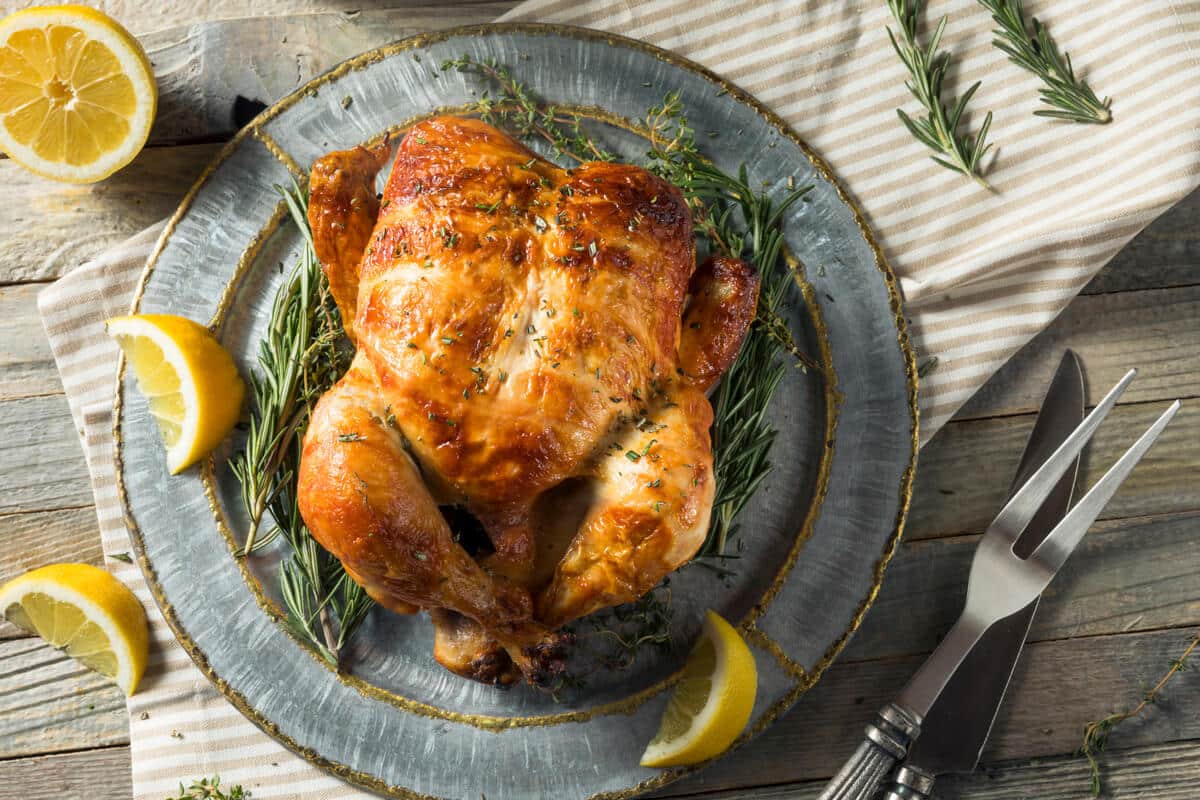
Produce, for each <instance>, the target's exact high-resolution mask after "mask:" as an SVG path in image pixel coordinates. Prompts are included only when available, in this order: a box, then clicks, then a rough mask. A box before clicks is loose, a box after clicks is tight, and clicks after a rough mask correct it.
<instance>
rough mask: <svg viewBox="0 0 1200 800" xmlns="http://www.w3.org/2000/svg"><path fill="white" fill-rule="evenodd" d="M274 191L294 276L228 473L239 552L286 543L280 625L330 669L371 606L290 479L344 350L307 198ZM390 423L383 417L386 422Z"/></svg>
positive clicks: (276, 314) (261, 360) (278, 309)
mask: <svg viewBox="0 0 1200 800" xmlns="http://www.w3.org/2000/svg"><path fill="white" fill-rule="evenodd" d="M279 191H280V193H281V194H282V195H283V198H284V201H285V203H286V204H287V208H288V211H289V212H290V214H291V217H292V221H293V222H294V223H295V225H296V227H297V229H298V230H299V231H300V234H301V236H303V238H304V247H303V249H302V251H301V254H300V260H299V263H298V264H297V267H296V269H295V271H294V272H293V273H292V275H291V276H290V277H289V278H288V280H287V281H286V282H285V283H284V284H283V286H282V287H280V289H279V291H278V293H277V294H276V296H275V302H274V304H273V306H272V308H271V318H270V321H269V323H268V326H267V333H266V336H265V337H264V339H263V341H262V343H261V345H260V348H259V356H258V366H259V370H258V371H257V372H256V373H255V374H254V375H253V376H252V377H251V380H250V384H251V393H252V395H253V397H254V413H253V414H252V415H251V419H250V426H249V428H248V430H247V435H246V445H245V448H244V450H243V451H242V453H240V454H239V455H238V456H237V457H236V458H234V459H233V461H232V462H231V464H230V467H231V470H232V471H233V474H234V476H235V477H236V478H237V480H238V483H239V485H240V487H241V495H242V503H243V506H244V508H245V510H246V513H247V515H248V516H249V518H250V528H249V530H248V532H247V536H246V544H245V546H244V547H243V550H242V555H243V556H248V555H250V554H252V553H254V552H256V551H258V550H259V549H261V548H262V547H263V546H265V545H266V544H268V543H269V542H272V541H274V540H276V539H278V538H282V539H283V540H284V541H285V542H286V543H287V545H288V547H289V549H290V551H291V552H290V555H288V556H287V557H286V559H285V560H284V561H283V562H282V565H281V567H280V573H279V580H280V594H281V595H282V597H283V601H284V607H285V608H286V610H287V614H288V616H287V624H288V627H289V628H290V629H291V630H292V632H293V633H295V634H296V635H297V636H298V637H299V638H300V639H301V640H303V641H304V642H306V643H308V644H309V645H310V646H312V647H313V649H314V650H316V651H317V653H319V654H320V655H321V657H322V658H324V659H325V660H326V661H328V662H329V663H330V664H331V665H333V666H335V667H336V666H337V663H338V657H339V654H340V652H341V650H342V648H343V646H344V645H345V644H346V642H348V641H349V640H350V638H351V637H352V636H353V634H354V631H355V630H356V629H357V628H358V625H359V624H360V623H361V622H362V619H363V617H364V616H365V614H366V612H367V611H368V610H369V609H370V608H371V606H372V605H373V601H372V600H370V598H369V597H367V595H366V593H365V592H364V591H363V590H362V588H361V587H360V586H358V584H356V583H354V582H353V581H352V580H350V579H349V578H347V577H346V574H345V571H344V569H343V568H342V565H341V563H339V562H338V561H337V559H335V558H334V557H333V556H331V555H330V554H329V553H327V552H326V551H325V550H323V549H322V548H321V547H320V545H318V544H317V543H316V540H315V539H313V537H312V534H311V533H310V532H309V531H308V528H307V527H305V525H304V520H303V519H302V518H301V516H300V510H299V506H298V505H297V496H296V476H297V474H298V471H299V466H300V451H301V441H302V439H303V436H304V431H305V429H306V428H307V427H308V420H309V415H310V414H311V411H312V407H313V405H314V404H315V403H316V401H317V400H318V399H319V398H320V397H321V395H323V394H324V393H325V392H326V391H327V390H328V389H329V388H330V387H331V386H333V384H334V383H335V382H336V381H337V380H338V379H339V378H340V377H341V376H342V374H343V373H344V372H345V371H346V368H347V367H348V366H349V363H350V358H351V352H350V350H349V348H348V347H347V345H346V343H345V341H344V339H345V335H344V332H343V330H342V324H341V318H340V317H339V315H338V310H337V305H336V304H335V303H334V302H333V297H332V295H331V294H330V292H329V285H328V283H327V281H326V280H325V276H324V274H323V273H322V271H321V268H320V264H319V262H318V261H317V258H316V254H315V251H314V250H313V243H312V231H311V230H309V227H308V197H307V193H306V192H305V191H304V190H303V189H302V188H301V187H300V186H299V185H298V184H296V183H295V182H294V181H293V183H292V187H291V189H283V188H280V189H279ZM393 419H394V417H391V415H390V414H389V421H391V420H393ZM364 438H365V437H364V436H362V435H361V434H359V433H356V432H351V433H345V434H341V435H339V437H338V439H339V440H340V441H343V442H354V441H361V440H362V439H364ZM265 517H269V518H270V520H271V521H272V522H273V525H272V527H271V528H270V529H269V530H268V531H267V532H266V533H265V534H264V533H261V532H260V531H261V527H262V523H263V520H264V518H265Z"/></svg>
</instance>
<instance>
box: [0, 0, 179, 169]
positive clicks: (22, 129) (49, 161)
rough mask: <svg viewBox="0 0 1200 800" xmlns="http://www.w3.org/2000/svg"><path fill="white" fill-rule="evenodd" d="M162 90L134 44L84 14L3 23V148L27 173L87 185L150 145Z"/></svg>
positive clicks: (56, 10)
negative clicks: (148, 138) (152, 127)
mask: <svg viewBox="0 0 1200 800" xmlns="http://www.w3.org/2000/svg"><path fill="white" fill-rule="evenodd" d="M157 106H158V87H157V85H156V84H155V82H154V72H153V71H152V70H151V68H150V61H149V60H148V59H147V58H146V53H145V52H144V51H143V50H142V47H141V45H139V44H138V42H137V39H135V38H133V36H132V35H130V33H129V32H128V31H127V30H125V29H124V28H122V27H121V26H120V25H119V24H117V22H115V21H114V20H113V19H112V18H110V17H109V16H107V15H105V14H103V13H102V12H100V11H97V10H95V9H93V8H87V7H85V6H38V7H35V8H27V9H25V10H24V11H18V12H16V13H15V14H10V15H9V16H7V17H5V18H4V19H3V20H0V148H3V149H4V151H5V152H6V153H8V155H9V156H11V157H12V158H13V160H15V161H16V162H17V163H19V164H20V165H21V166H23V167H25V168H26V169H28V170H30V171H31V172H36V173H37V174H39V175H41V176H43V177H46V178H52V179H54V180H59V181H67V182H70V183H93V182H95V181H98V180H100V179H102V178H106V177H108V176H109V175H111V174H112V173H114V172H116V171H117V170H118V169H120V168H121V167H123V166H125V165H126V164H128V163H129V162H130V161H132V160H133V157H134V156H136V155H137V154H138V152H139V151H141V149H142V146H143V145H144V144H145V143H146V139H147V137H149V135H150V125H151V123H153V122H154V113H155V110H156V108H157Z"/></svg>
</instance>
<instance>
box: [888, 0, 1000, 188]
mask: <svg viewBox="0 0 1200 800" xmlns="http://www.w3.org/2000/svg"><path fill="white" fill-rule="evenodd" d="M980 2H984V0H980ZM923 5H924V0H888V9H889V10H890V11H891V12H892V17H893V18H894V19H895V20H896V22H897V23H898V24H899V28H900V30H899V33H898V34H897V33H895V32H893V31H892V29H891V28H888V29H887V34H888V39H889V40H890V41H891V43H892V48H893V49H894V50H895V51H896V55H897V56H899V57H900V61H901V62H903V64H904V67H905V69H907V70H908V74H909V80H908V81H907V82H906V83H905V86H906V87H908V90H909V92H910V93H911V94H912V96H913V97H914V98H916V100H917V102H919V103H920V104H921V106H922V107H923V108H924V111H925V114H924V116H922V117H919V118H916V119H914V118H912V117H910V116H909V115H908V114H906V113H905V112H904V111H903V110H902V109H897V110H896V113H897V114H898V115H899V116H900V121H901V122H903V123H904V127H906V128H907V129H908V131H909V133H911V134H912V135H913V137H914V138H915V139H916V140H917V141H919V142H920V143H921V144H923V145H925V146H926V147H928V148H929V149H930V150H933V151H934V153H935V155H934V156H932V158H933V160H934V161H935V162H936V163H938V164H940V165H942V166H943V167H946V168H947V169H950V170H953V171H954V172H959V173H962V174H963V175H966V176H967V177H969V178H971V179H973V180H974V181H976V182H977V183H979V184H980V185H981V186H985V187H987V186H988V184H987V182H986V181H984V179H983V177H982V171H981V165H980V160H981V159H982V158H983V156H984V154H985V153H987V151H988V149H989V147H990V145H987V144H985V140H986V139H987V131H988V128H989V127H991V121H992V115H991V112H988V115H987V117H986V119H985V120H984V123H983V125H981V126H980V129H979V133H978V134H976V135H975V136H971V134H970V133H964V132H962V131H960V130H959V129H960V127H961V123H962V119H963V115H964V113H965V112H966V107H967V103H968V102H969V101H970V100H971V98H972V97H973V96H974V95H975V92H976V90H978V89H979V84H978V83H976V84H975V85H974V86H972V87H971V88H969V89H967V91H966V92H964V93H963V95H962V96H961V97H960V98H959V99H958V100H957V101H955V102H954V103H953V104H952V110H951V111H947V109H946V104H945V102H943V100H942V81H943V80H944V78H945V76H946V70H947V68H948V67H949V65H950V54H949V53H946V52H939V50H938V48H939V46H940V45H941V43H942V35H943V34H944V33H945V31H946V18H945V17H942V18H941V20H939V21H938V24H937V27H936V28H935V29H934V32H933V35H932V36H930V37H929V42H928V44H927V45H926V46H925V47H924V48H922V47H921V46H920V44H919V43H918V41H917V29H918V27H919V22H920V19H921V11H922V6H923ZM989 188H990V187H989Z"/></svg>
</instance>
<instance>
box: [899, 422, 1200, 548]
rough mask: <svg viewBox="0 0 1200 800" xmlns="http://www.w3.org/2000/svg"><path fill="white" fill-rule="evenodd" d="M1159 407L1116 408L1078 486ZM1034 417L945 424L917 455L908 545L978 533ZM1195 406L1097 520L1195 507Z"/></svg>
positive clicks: (1086, 455)
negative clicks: (917, 463) (917, 461)
mask: <svg viewBox="0 0 1200 800" xmlns="http://www.w3.org/2000/svg"><path fill="white" fill-rule="evenodd" d="M1166 406H1167V403H1166V402H1163V401H1160V400H1156V401H1154V402H1149V403H1138V404H1132V405H1124V406H1118V407H1117V408H1116V409H1114V410H1113V411H1112V413H1110V414H1109V416H1108V419H1107V420H1105V422H1104V425H1102V426H1101V427H1100V430H1099V431H1097V433H1096V435H1095V436H1094V437H1093V438H1092V443H1091V444H1090V445H1089V446H1088V448H1087V449H1086V450H1084V452H1083V459H1082V460H1081V461H1080V468H1079V487H1080V490H1081V491H1082V490H1084V489H1086V488H1087V487H1089V486H1091V485H1092V484H1093V483H1094V482H1095V481H1096V480H1097V479H1098V478H1099V477H1100V476H1101V475H1103V474H1104V472H1105V471H1106V470H1107V469H1108V468H1109V467H1110V466H1111V465H1112V463H1113V462H1114V461H1115V460H1116V459H1117V457H1118V456H1120V455H1121V454H1122V453H1124V452H1125V450H1126V449H1128V447H1129V446H1130V445H1131V444H1133V442H1134V440H1135V439H1136V438H1137V437H1138V436H1140V435H1141V434H1142V433H1143V432H1144V431H1145V430H1146V428H1148V427H1150V424H1151V423H1152V422H1154V420H1155V419H1157V418H1158V415H1159V414H1161V413H1162V412H1163V411H1165V410H1166ZM1033 422H1034V415H1033V414H1027V415H1023V416H1015V417H1003V418H998V419H981V420H971V421H966V422H957V423H953V424H950V425H947V426H946V428H945V430H943V431H941V432H940V433H939V434H938V435H937V436H936V437H934V438H933V440H932V441H931V442H930V443H929V444H928V445H927V446H926V447H925V448H924V449H923V450H922V451H921V457H920V467H919V468H918V470H917V478H916V481H915V483H914V489H913V500H912V506H911V510H910V511H909V516H908V522H907V525H906V527H905V532H904V535H905V538H906V539H907V540H908V541H914V540H916V539H927V538H931V537H936V536H945V535H948V534H956V533H971V532H982V531H983V530H984V528H985V527H986V526H987V524H988V522H990V521H991V519H992V518H993V517H994V516H995V515H996V512H998V511H999V510H1000V507H1001V506H1002V505H1003V502H1004V497H1005V495H1006V493H1007V491H1008V486H1009V483H1010V482H1011V481H1012V476H1013V475H1014V474H1015V473H1016V470H1017V462H1018V461H1020V457H1021V451H1022V450H1023V449H1024V448H1025V442H1026V440H1027V439H1028V438H1029V432H1030V431H1031V430H1032V429H1033ZM1198 430H1200V403H1197V402H1192V403H1184V405H1183V408H1182V409H1181V410H1180V412H1179V414H1178V415H1177V416H1176V417H1175V420H1174V422H1172V423H1171V424H1170V425H1169V426H1167V429H1166V430H1165V431H1164V432H1163V434H1162V437H1161V438H1160V439H1159V440H1158V443H1157V444H1155V446H1154V448H1153V449H1151V450H1150V452H1149V453H1148V454H1147V455H1146V457H1145V458H1144V459H1142V461H1141V463H1140V464H1138V467H1137V469H1135V470H1134V471H1133V474H1131V475H1130V476H1129V478H1128V479H1127V480H1126V481H1125V483H1124V484H1123V485H1122V486H1121V488H1120V489H1119V490H1118V491H1117V494H1116V495H1115V496H1114V497H1113V499H1112V502H1110V503H1109V504H1108V506H1107V507H1106V508H1105V509H1104V513H1103V514H1102V515H1101V518H1102V519H1114V518H1122V517H1135V516H1146V515H1150V514H1165V513H1173V512H1177V511H1191V510H1194V509H1198V508H1200V480H1196V476H1197V466H1198V465H1200V436H1197V435H1196V432H1197V431H1198Z"/></svg>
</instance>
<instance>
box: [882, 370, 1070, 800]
mask: <svg viewBox="0 0 1200 800" xmlns="http://www.w3.org/2000/svg"><path fill="white" fill-rule="evenodd" d="M1083 414H1084V388H1083V371H1082V369H1081V368H1080V365H1079V359H1078V358H1077V357H1076V355H1075V353H1074V352H1072V351H1070V350H1068V351H1067V352H1066V353H1065V354H1064V355H1063V358H1062V361H1061V362H1059V365H1058V369H1057V370H1056V371H1055V373H1054V377H1053V379H1051V381H1050V386H1049V388H1047V390H1046V396H1045V399H1044V400H1043V401H1042V405H1041V409H1040V410H1039V411H1038V416H1037V422H1036V423H1035V424H1034V426H1033V431H1032V432H1031V433H1030V434H1029V441H1028V443H1027V444H1026V445H1025V452H1024V453H1023V454H1022V455H1021V462H1020V464H1019V465H1018V467H1017V472H1016V475H1015V476H1014V477H1013V482H1012V487H1011V488H1010V490H1009V497H1011V496H1012V494H1013V493H1015V492H1016V491H1017V490H1018V489H1019V488H1021V486H1022V485H1023V484H1024V483H1025V481H1026V480H1028V479H1029V476H1030V475H1032V474H1033V473H1034V471H1035V470H1037V468H1038V467H1040V466H1041V465H1042V464H1043V463H1044V462H1045V461H1046V459H1047V458H1049V457H1050V455H1051V454H1052V453H1053V452H1054V451H1055V450H1056V449H1057V448H1058V446H1059V445H1061V444H1062V443H1063V442H1064V441H1065V440H1066V438H1067V436H1069V435H1070V433H1071V431H1073V430H1074V429H1075V428H1076V427H1077V426H1078V425H1079V423H1080V422H1082V421H1083ZM1078 469H1079V456H1076V457H1075V460H1074V462H1072V464H1071V466H1070V467H1069V468H1068V469H1067V471H1066V473H1065V474H1064V475H1063V476H1062V477H1061V478H1059V480H1058V484H1057V485H1056V486H1055V487H1054V490H1053V491H1052V492H1051V493H1050V497H1049V498H1047V500H1046V502H1045V503H1043V504H1042V507H1041V509H1039V510H1038V512H1037V514H1035V515H1034V517H1033V519H1032V520H1031V521H1030V523H1029V525H1028V526H1027V527H1026V528H1025V532H1024V533H1022V534H1021V538H1020V542H1019V545H1018V547H1017V551H1016V552H1017V554H1018V555H1024V554H1027V553H1029V552H1030V551H1031V550H1032V549H1033V548H1034V547H1037V546H1038V545H1039V544H1041V542H1042V540H1043V539H1045V538H1046V535H1047V534H1048V533H1050V530H1051V529H1052V528H1053V527H1054V526H1055V525H1057V524H1058V522H1059V521H1060V520H1061V519H1062V518H1063V515H1064V514H1066V513H1067V509H1068V508H1070V506H1071V496H1072V494H1073V493H1074V489H1075V476H1076V473H1077V471H1078ZM1037 607H1038V599H1036V598H1035V599H1034V601H1033V602H1032V603H1030V604H1029V605H1027V606H1025V608H1023V609H1021V610H1020V611H1018V612H1017V613H1015V614H1013V615H1012V616H1010V617H1006V618H1004V619H1002V620H1000V621H999V622H997V623H995V624H994V625H992V626H991V627H990V628H988V630H987V632H986V633H984V634H983V637H982V638H981V639H980V640H979V643H978V644H976V645H975V647H974V648H973V649H972V650H971V652H970V653H969V654H968V655H967V657H966V658H964V659H963V662H962V663H961V664H960V665H959V666H958V669H957V670H955V672H954V675H953V676H951V678H950V681H949V682H948V683H947V684H946V688H945V689H943V690H942V693H941V695H939V696H938V699H937V700H936V701H935V702H934V704H933V708H931V709H930V711H929V713H928V714H927V715H926V716H925V719H924V720H922V722H921V736H920V738H919V739H917V740H916V741H915V742H914V743H913V744H912V745H911V746H910V747H909V750H908V758H907V759H905V760H904V762H903V763H901V764H900V765H899V766H898V767H897V768H896V770H895V771H894V772H893V773H892V776H891V779H890V781H889V782H888V793H887V794H886V797H887V799H888V800H898V799H899V798H912V799H913V800H917V799H920V800H924V798H928V797H929V796H930V793H931V791H932V789H933V786H934V783H935V782H936V778H937V776H938V775H941V774H944V773H947V772H970V771H971V770H973V769H975V765H976V764H977V763H978V762H979V756H980V753H982V752H983V746H984V744H985V743H986V742H987V738H988V734H990V733H991V730H992V724H993V722H994V721H995V719H996V712H997V711H998V710H999V708H1000V703H1001V702H1002V701H1003V700H1004V694H1005V691H1006V690H1007V688H1008V683H1009V680H1010V679H1011V678H1012V674H1013V669H1014V668H1015V667H1016V664H1017V658H1018V656H1020V654H1021V650H1022V648H1023V647H1024V645H1025V638H1026V636H1027V635H1028V633H1029V626H1030V623H1031V622H1032V621H1033V615H1034V613H1035V612H1036V611H1037Z"/></svg>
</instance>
